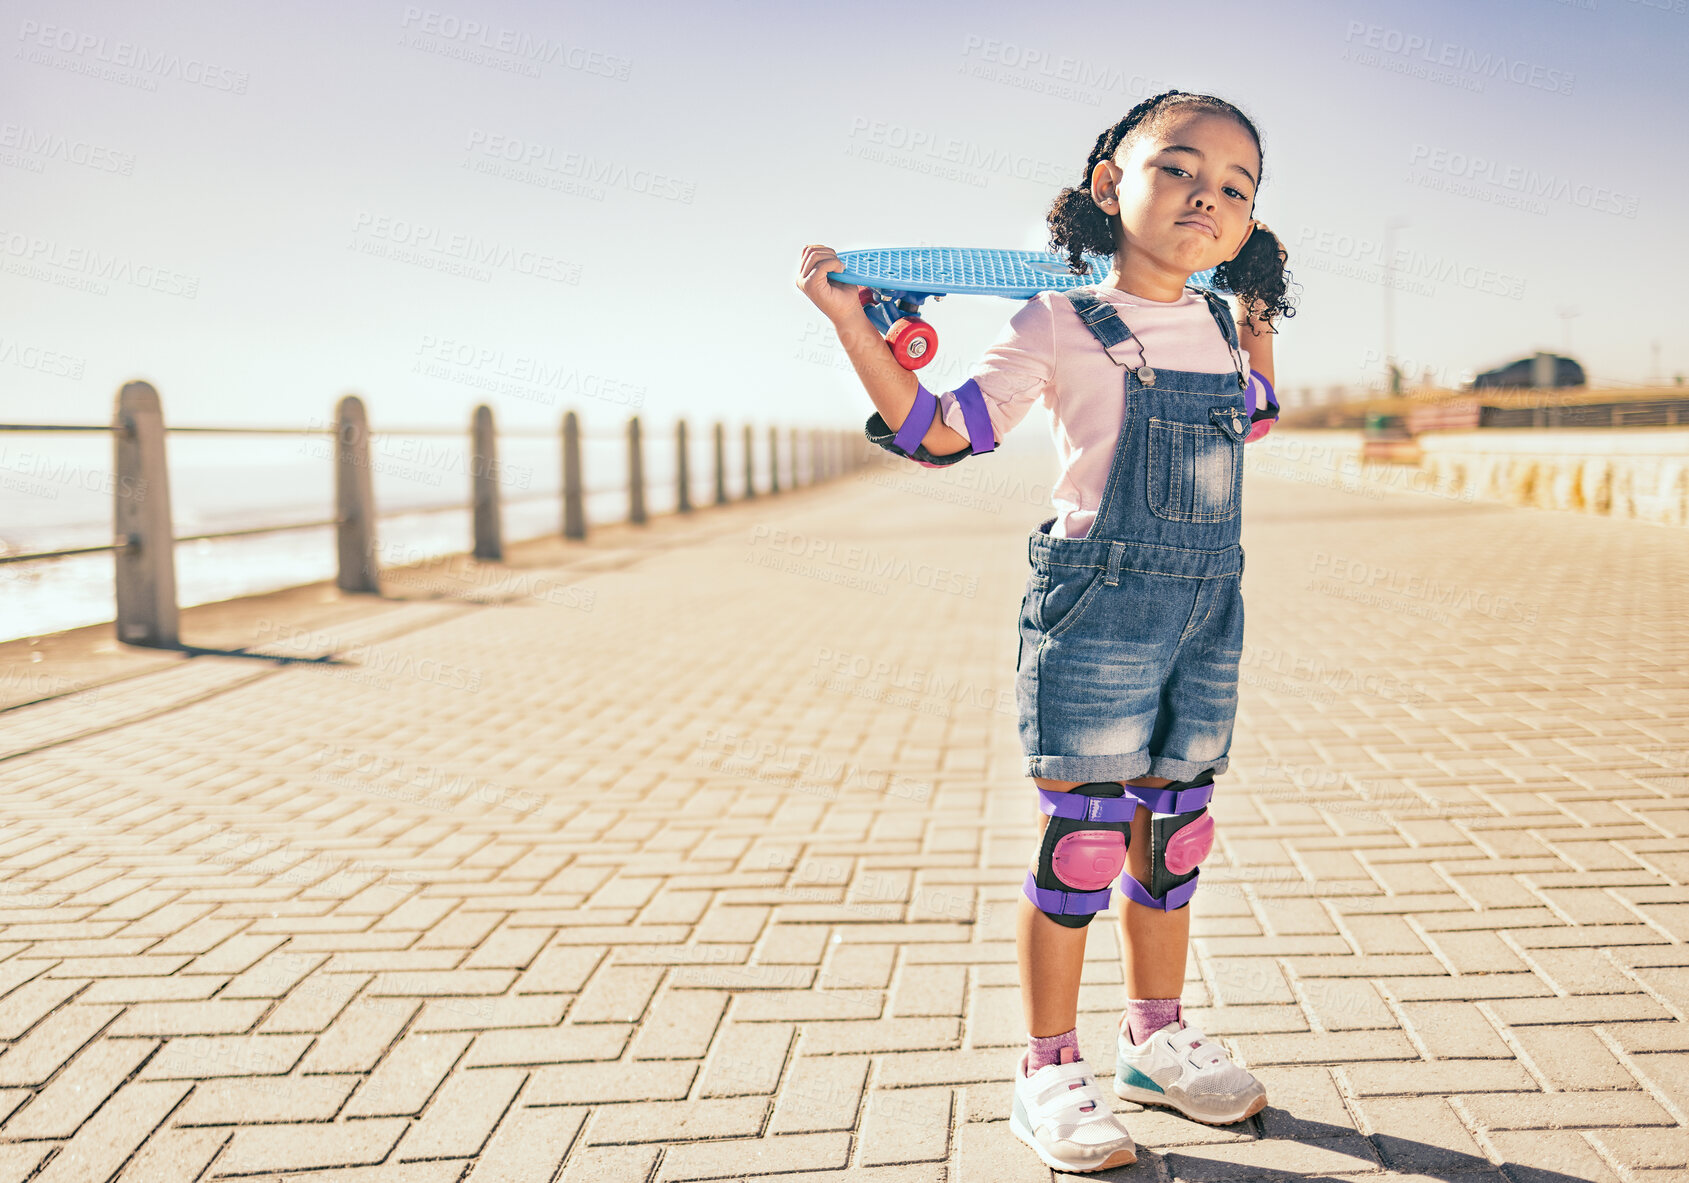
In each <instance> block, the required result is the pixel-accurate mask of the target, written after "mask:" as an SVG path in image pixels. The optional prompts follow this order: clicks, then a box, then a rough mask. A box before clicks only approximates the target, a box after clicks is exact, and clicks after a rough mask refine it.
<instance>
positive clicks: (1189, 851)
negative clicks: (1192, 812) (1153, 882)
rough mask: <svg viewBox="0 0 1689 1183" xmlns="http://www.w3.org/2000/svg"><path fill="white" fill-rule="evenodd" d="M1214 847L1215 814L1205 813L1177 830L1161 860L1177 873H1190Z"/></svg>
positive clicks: (1169, 840)
mask: <svg viewBox="0 0 1689 1183" xmlns="http://www.w3.org/2000/svg"><path fill="white" fill-rule="evenodd" d="M1213 849H1214V815H1213V814H1211V813H1205V814H1203V815H1202V816H1201V817H1199V818H1197V819H1196V820H1195V821H1194V822H1191V823H1190V824H1189V825H1188V826H1182V827H1180V828H1179V829H1178V830H1176V831H1175V832H1174V834H1173V836H1172V837H1171V838H1169V839H1168V840H1167V849H1166V850H1165V851H1164V852H1162V855H1161V861H1162V862H1163V863H1164V864H1166V867H1167V869H1168V870H1169V871H1171V872H1173V874H1175V875H1184V874H1188V873H1189V872H1190V871H1191V870H1193V869H1194V868H1195V867H1196V864H1198V863H1200V862H1201V861H1202V860H1203V859H1205V858H1207V857H1208V852H1209V851H1210V850H1213Z"/></svg>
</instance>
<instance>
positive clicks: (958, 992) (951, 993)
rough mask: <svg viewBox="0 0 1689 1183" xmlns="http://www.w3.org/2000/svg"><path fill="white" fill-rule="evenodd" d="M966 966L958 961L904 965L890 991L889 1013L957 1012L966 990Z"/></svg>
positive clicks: (960, 1008) (959, 1010) (947, 1013)
mask: <svg viewBox="0 0 1689 1183" xmlns="http://www.w3.org/2000/svg"><path fill="white" fill-rule="evenodd" d="M967 986H968V974H967V968H966V967H965V966H961V965H906V966H904V967H903V969H902V970H901V971H900V972H899V974H898V978H897V988H896V989H895V990H894V991H893V993H892V1006H891V1013H892V1014H893V1015H897V1016H909V1015H960V1014H961V1013H962V1006H963V998H964V996H965V995H966V993H967Z"/></svg>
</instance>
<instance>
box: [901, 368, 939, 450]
mask: <svg viewBox="0 0 1689 1183" xmlns="http://www.w3.org/2000/svg"><path fill="white" fill-rule="evenodd" d="M937 414H938V395H936V394H934V393H933V392H932V391H930V390H928V389H927V388H926V387H925V386H922V385H921V380H920V379H919V378H916V379H915V402H914V405H913V406H911V407H910V408H909V414H908V416H907V417H905V418H904V420H903V426H901V427H899V428H898V429H897V434H896V435H894V436H893V437H892V441H891V442H892V443H894V444H896V445H897V446H898V447H899V448H902V449H903V450H904V451H905V452H907V453H908V454H909V455H910V456H911V457H913V456H914V455H915V449H916V448H918V447H920V446H921V440H923V439H924V438H926V434H927V428H929V427H931V426H932V421H933V418H934V417H935V416H936V415H937Z"/></svg>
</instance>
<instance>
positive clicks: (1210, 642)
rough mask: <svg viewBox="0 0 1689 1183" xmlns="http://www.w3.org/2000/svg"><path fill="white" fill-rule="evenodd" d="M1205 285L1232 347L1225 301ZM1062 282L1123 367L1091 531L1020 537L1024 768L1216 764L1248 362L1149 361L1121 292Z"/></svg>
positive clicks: (1234, 647)
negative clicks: (1120, 304)
mask: <svg viewBox="0 0 1689 1183" xmlns="http://www.w3.org/2000/svg"><path fill="white" fill-rule="evenodd" d="M1201 294H1202V295H1203V297H1204V298H1205V299H1206V300H1207V302H1208V309H1209V311H1210V312H1211V313H1212V314H1213V316H1214V320H1215V322H1216V323H1217V324H1218V325H1219V328H1220V332H1221V333H1222V334H1224V336H1225V339H1226V344H1227V345H1228V346H1229V347H1230V349H1231V352H1232V355H1233V357H1234V358H1236V357H1240V356H1241V355H1240V354H1239V353H1238V341H1237V326H1236V325H1235V324H1233V322H1232V319H1231V317H1230V315H1229V314H1228V313H1227V310H1226V306H1225V304H1224V303H1223V302H1222V301H1221V300H1220V298H1219V297H1217V296H1215V295H1214V294H1213V293H1211V292H1207V291H1203V292H1202V293H1201ZM1065 295H1066V296H1067V299H1068V300H1069V301H1070V302H1071V303H1072V305H1073V308H1074V310H1075V311H1076V312H1077V313H1078V315H1079V317H1080V319H1082V320H1083V321H1084V322H1085V325H1086V327H1088V328H1089V329H1090V330H1091V333H1092V335H1093V336H1095V337H1096V339H1097V342H1098V344H1099V345H1101V347H1102V348H1103V350H1104V351H1105V352H1107V353H1108V355H1109V357H1110V359H1112V360H1113V361H1114V362H1115V363H1116V364H1117V365H1119V366H1120V367H1121V371H1122V375H1123V377H1124V397H1125V413H1124V414H1123V415H1122V416H1121V422H1120V436H1119V438H1118V440H1117V441H1116V443H1115V448H1114V462H1113V464H1112V465H1111V466H1110V467H1109V472H1108V480H1107V483H1106V484H1105V485H1104V486H1103V492H1102V500H1101V503H1100V504H1099V505H1098V507H1097V515H1096V518H1095V519H1094V520H1093V522H1092V523H1091V528H1090V531H1089V533H1088V534H1087V535H1086V537H1084V538H1053V537H1051V536H1050V533H1049V531H1050V527H1051V526H1052V525H1054V524H1055V520H1056V519H1055V518H1054V517H1051V518H1048V519H1046V520H1045V521H1044V522H1042V523H1040V524H1039V526H1038V528H1037V529H1036V530H1034V531H1033V532H1032V533H1031V535H1030V536H1029V538H1028V540H1027V558H1028V560H1029V562H1030V563H1031V566H1032V571H1031V574H1030V575H1029V576H1028V578H1027V585H1026V595H1025V597H1024V598H1023V599H1022V601H1021V610H1020V655H1019V657H1018V659H1017V661H1016V664H1015V703H1016V706H1017V708H1018V713H1019V729H1020V740H1021V748H1022V750H1023V751H1024V752H1025V754H1026V775H1027V776H1041V777H1046V778H1049V779H1052V780H1068V781H1080V782H1085V781H1110V780H1113V781H1119V780H1131V779H1133V778H1135V777H1140V776H1161V777H1166V778H1168V779H1169V780H1179V781H1183V780H1191V779H1193V778H1195V777H1196V776H1197V775H1198V774H1199V773H1201V772H1202V771H1203V770H1205V769H1212V770H1213V771H1214V772H1215V773H1216V774H1218V773H1221V772H1224V771H1225V770H1226V764H1227V753H1228V751H1229V750H1230V747H1231V738H1232V724H1233V722H1234V720H1235V717H1236V713H1237V667H1238V659H1239V657H1240V655H1241V653H1242V646H1243V597H1242V594H1241V590H1240V584H1241V582H1242V577H1243V547H1242V546H1241V545H1240V544H1239V537H1240V527H1241V521H1242V519H1241V512H1240V511H1241V509H1242V500H1243V446H1244V439H1245V437H1247V436H1248V434H1249V428H1250V422H1249V416H1248V414H1247V413H1246V411H1245V409H1244V408H1245V402H1244V389H1245V386H1246V384H1247V381H1248V375H1247V374H1246V373H1244V372H1243V370H1242V367H1241V365H1239V366H1237V367H1236V369H1235V372H1232V373H1220V374H1205V373H1196V372H1193V371H1189V370H1170V369H1163V368H1161V367H1158V366H1155V364H1154V359H1153V358H1148V357H1145V356H1144V355H1143V352H1142V350H1141V349H1140V348H1139V343H1138V342H1137V341H1134V340H1129V338H1131V336H1132V333H1131V330H1130V329H1129V328H1127V326H1126V324H1125V322H1124V321H1123V320H1122V319H1121V318H1120V316H1119V314H1118V312H1117V309H1116V306H1115V305H1112V304H1110V303H1108V302H1107V301H1105V300H1102V299H1101V298H1099V297H1097V296H1094V295H1090V294H1088V293H1087V291H1086V289H1084V288H1078V289H1074V290H1072V291H1069V292H1067V293H1065ZM1140 373H1141V374H1142V376H1143V379H1144V380H1142V381H1140V378H1139V375H1140ZM1152 378H1153V380H1151V379H1152Z"/></svg>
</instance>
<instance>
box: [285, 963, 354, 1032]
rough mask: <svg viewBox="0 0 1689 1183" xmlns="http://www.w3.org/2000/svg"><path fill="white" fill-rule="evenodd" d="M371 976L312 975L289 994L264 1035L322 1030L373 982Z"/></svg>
mask: <svg viewBox="0 0 1689 1183" xmlns="http://www.w3.org/2000/svg"><path fill="white" fill-rule="evenodd" d="M370 978H371V975H369V974H312V975H311V976H310V977H309V978H307V979H305V980H304V981H303V982H301V983H299V984H298V985H297V986H295V987H294V988H293V989H292V990H291V991H289V993H288V995H287V997H286V998H284V999H282V1000H281V1002H279V1003H278V1004H277V1005H276V1008H275V1009H274V1010H272V1011H271V1012H270V1013H269V1014H268V1015H266V1016H264V1021H263V1022H262V1023H260V1024H259V1025H258V1029H259V1030H260V1031H262V1032H266V1033H272V1034H291V1033H294V1032H304V1031H322V1030H324V1029H325V1028H326V1027H327V1026H328V1025H329V1024H330V1023H332V1022H333V1021H334V1019H335V1016H336V1015H338V1014H340V1012H341V1011H343V1010H345V1009H346V1006H347V1004H348V1003H350V1002H351V1001H352V998H353V996H354V995H356V994H357V993H358V991H359V990H362V989H363V988H364V986H365V985H367V984H368V983H369V981H370Z"/></svg>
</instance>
